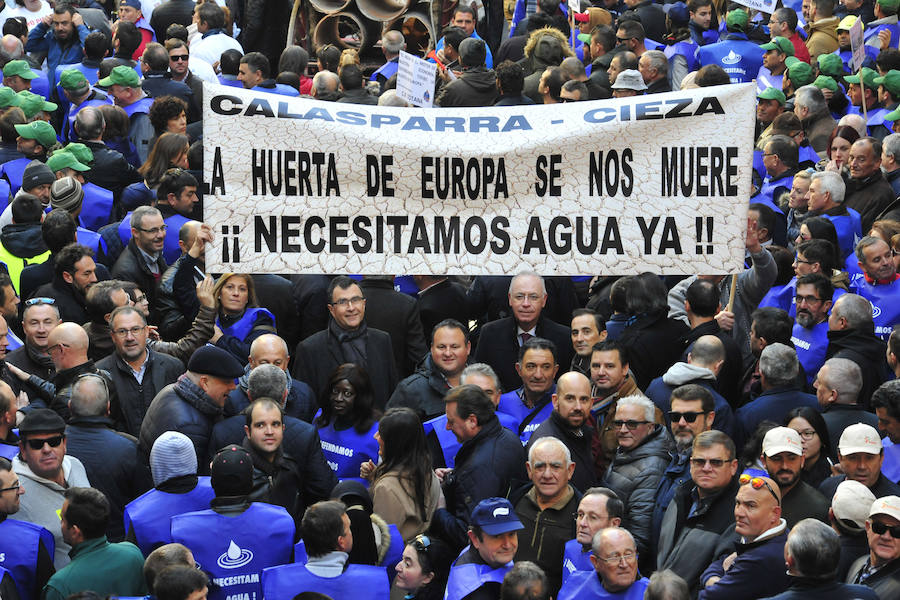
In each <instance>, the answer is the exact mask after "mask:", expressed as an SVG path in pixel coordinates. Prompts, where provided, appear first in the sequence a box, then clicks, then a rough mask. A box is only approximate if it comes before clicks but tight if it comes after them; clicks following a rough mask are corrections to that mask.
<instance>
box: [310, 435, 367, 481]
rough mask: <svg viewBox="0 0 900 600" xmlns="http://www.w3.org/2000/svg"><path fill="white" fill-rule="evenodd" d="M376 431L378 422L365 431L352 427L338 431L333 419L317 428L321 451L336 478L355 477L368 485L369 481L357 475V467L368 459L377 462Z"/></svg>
mask: <svg viewBox="0 0 900 600" xmlns="http://www.w3.org/2000/svg"><path fill="white" fill-rule="evenodd" d="M376 431H378V423H374V424H373V425H372V427H371V429H369V431H366V432H365V433H359V432H358V431H356V429H354V428H353V427H350V428H349V429H344V430H342V431H338V430H336V429H335V428H334V422H333V421H332V422H331V424H329V425H328V426H326V427H320V428H319V439H320V440H321V442H322V453H323V454H325V461H326V462H327V463H328V466H329V467H331V470H332V471H334V473H335V475H337V478H338V479H355V480H356V481H359V482H360V483H362V484H363V485H364V486H366V487H369V482H368V481H367V480H364V479H362V478H361V477H360V476H359V467H360V465H362V464H363V463H364V462H366V461H368V460H371V461H372V462H374V463H377V462H378V442H376V441H375V438H374V437H373V436H374V435H375V432H376Z"/></svg>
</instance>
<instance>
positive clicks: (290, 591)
mask: <svg viewBox="0 0 900 600" xmlns="http://www.w3.org/2000/svg"><path fill="white" fill-rule="evenodd" d="M262 583H263V596H264V597H265V599H266V600H292V599H293V597H294V596H296V595H297V594H299V593H300V592H319V593H320V594H325V595H326V596H329V597H331V598H334V599H335V600H337V599H338V598H342V599H347V600H350V599H352V598H359V599H360V600H362V598H365V599H366V600H388V598H389V597H390V584H389V583H388V577H387V572H386V571H385V570H384V569H383V568H381V567H373V566H372V565H347V568H346V569H345V570H344V572H343V573H341V574H340V575H338V576H337V577H320V576H319V575H316V574H314V573H313V572H311V571H310V570H309V569H307V568H306V567H305V566H304V565H298V564H293V565H282V566H280V567H271V568H268V569H265V570H264V571H263V574H262ZM251 600H252V599H251Z"/></svg>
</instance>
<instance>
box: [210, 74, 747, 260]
mask: <svg viewBox="0 0 900 600" xmlns="http://www.w3.org/2000/svg"><path fill="white" fill-rule="evenodd" d="M204 85H205V86H207V87H206V90H205V92H204V98H205V100H204V102H205V107H204V120H203V127H204V138H203V139H204V168H205V180H206V181H207V182H208V183H209V188H210V189H209V192H208V193H207V194H206V195H205V197H204V206H205V214H204V220H205V221H206V222H207V223H208V224H209V225H210V226H211V227H212V228H213V231H214V232H215V234H216V239H215V243H214V244H213V247H212V248H210V249H208V250H207V252H206V264H207V267H208V268H209V270H210V271H213V272H215V271H235V272H252V273H361V274H380V273H448V274H467V275H476V274H484V275H501V274H508V273H513V272H516V271H520V270H523V269H532V270H535V271H537V272H539V273H543V274H556V275H576V274H585V273H602V274H605V275H625V274H631V273H638V272H641V271H647V270H649V271H653V272H657V273H666V274H690V273H710V274H712V273H734V272H739V271H740V270H742V269H743V262H744V235H745V234H744V232H745V231H746V215H747V206H748V202H747V199H748V197H749V195H750V174H751V169H752V154H751V152H752V143H753V126H754V118H755V102H756V97H755V88H754V86H753V85H752V84H741V85H728V86H719V87H712V88H700V89H694V90H687V91H681V92H672V93H667V94H655V95H652V96H636V97H632V98H622V99H614V100H602V101H596V102H570V103H565V104H557V105H555V106H552V107H548V106H543V105H539V106H515V107H488V108H461V109H460V108H457V109H423V108H394V107H377V106H364V105H352V104H337V103H331V102H319V101H316V100H312V99H306V98H288V97H285V96H277V95H270V94H261V93H257V92H255V91H249V90H242V89H237V88H231V87H223V86H218V85H214V84H207V83H204Z"/></svg>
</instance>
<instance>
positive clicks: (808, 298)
mask: <svg viewBox="0 0 900 600" xmlns="http://www.w3.org/2000/svg"><path fill="white" fill-rule="evenodd" d="M804 262H806V261H804ZM794 300H796V301H797V304H798V305H799V304H803V303H804V302H806V303H807V304H818V303H819V302H821V301H822V299H821V298H816V297H815V296H794Z"/></svg>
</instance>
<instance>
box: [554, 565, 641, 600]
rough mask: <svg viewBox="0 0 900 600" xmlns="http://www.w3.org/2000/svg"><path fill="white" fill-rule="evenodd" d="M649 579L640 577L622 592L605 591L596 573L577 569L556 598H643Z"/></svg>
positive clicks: (570, 599)
mask: <svg viewBox="0 0 900 600" xmlns="http://www.w3.org/2000/svg"><path fill="white" fill-rule="evenodd" d="M649 584H650V580H649V579H647V578H646V577H642V578H640V579H638V580H637V581H635V582H634V583H632V584H631V585H630V586H628V589H626V590H625V591H623V592H618V593H615V594H614V593H612V592H607V591H606V590H605V589H604V588H603V584H601V583H600V578H599V577H598V576H597V573H596V572H595V571H593V570H591V572H590V573H587V572H583V571H579V572H577V573H572V575H570V576H569V579H568V580H566V583H565V584H563V586H562V588H561V589H560V590H559V595H558V596H557V597H556V600H576V598H597V599H602V600H643V598H644V591H645V590H646V589H647V586H648V585H649Z"/></svg>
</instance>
